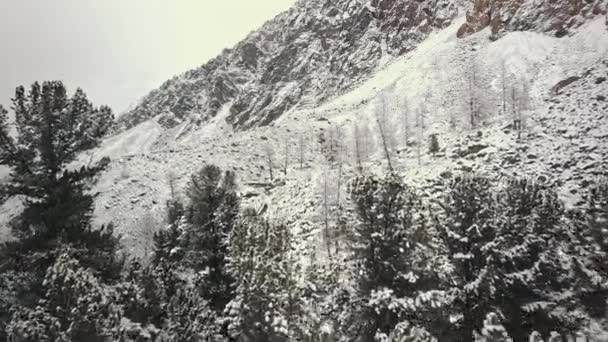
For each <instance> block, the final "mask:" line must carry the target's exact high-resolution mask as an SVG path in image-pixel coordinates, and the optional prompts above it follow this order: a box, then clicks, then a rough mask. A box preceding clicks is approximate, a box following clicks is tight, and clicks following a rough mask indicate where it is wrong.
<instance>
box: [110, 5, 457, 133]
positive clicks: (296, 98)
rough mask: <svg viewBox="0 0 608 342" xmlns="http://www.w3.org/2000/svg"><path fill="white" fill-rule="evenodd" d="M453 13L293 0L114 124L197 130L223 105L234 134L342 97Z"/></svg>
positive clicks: (445, 8)
mask: <svg viewBox="0 0 608 342" xmlns="http://www.w3.org/2000/svg"><path fill="white" fill-rule="evenodd" d="M457 13H458V8H457V6H456V4H455V2H454V1H451V0H417V1H411V0H373V1H361V0H339V1H329V0H314V1H311V0H300V1H298V2H297V3H296V4H295V5H294V6H293V7H292V8H291V9H290V10H288V11H286V12H284V13H282V14H280V15H279V16H277V17H275V18H274V19H272V20H271V21H269V22H267V23H266V24H265V25H264V26H263V27H262V28H260V29H259V30H257V31H255V32H253V33H251V34H250V35H249V36H248V37H247V38H245V39H244V40H243V41H242V42H240V43H239V44H237V46H235V47H234V48H233V49H229V50H225V51H224V52H223V53H222V54H220V55H219V56H218V57H216V58H215V59H213V60H211V61H209V62H208V63H207V64H205V65H203V66H201V67H200V68H197V69H194V70H190V71H188V72H186V73H184V74H182V75H180V76H177V77H174V78H173V79H171V80H169V81H167V82H165V83H164V84H163V85H162V86H161V87H160V88H159V89H157V90H154V91H152V92H151V93H150V94H149V95H147V96H146V97H145V98H144V99H143V100H142V101H141V102H140V104H139V105H138V106H136V107H135V108H134V109H133V110H131V111H129V112H128V113H126V114H125V115H123V116H122V118H121V119H120V122H119V125H120V126H121V128H130V127H133V126H135V125H137V124H138V123H140V122H143V121H145V120H147V119H150V118H153V117H158V121H159V122H160V123H161V124H163V125H164V126H166V127H171V126H175V125H177V124H179V123H180V122H183V121H184V120H190V121H192V122H195V123H197V122H198V123H201V122H204V121H206V120H209V119H210V118H212V117H214V116H216V115H217V114H218V112H219V111H220V110H221V109H223V108H224V106H225V105H228V106H227V108H226V110H227V111H228V114H227V120H228V121H229V122H230V123H231V124H232V125H233V126H235V127H236V128H248V127H252V126H258V125H266V124H269V123H271V122H272V121H273V120H275V119H276V118H278V117H279V116H280V115H281V114H283V113H284V112H286V111H288V110H290V109H291V108H293V107H294V106H296V105H298V104H300V105H302V104H317V103H319V102H321V101H324V100H326V99H328V98H330V97H333V96H335V95H337V94H339V93H341V92H344V91H345V90H346V89H348V88H350V87H352V86H353V85H354V84H356V83H357V82H359V81H361V80H363V79H364V78H366V77H368V76H369V74H370V72H371V71H372V70H373V69H375V68H376V67H377V66H378V65H379V63H380V62H381V59H382V58H384V57H396V56H400V55H403V54H405V53H406V52H408V51H411V50H412V49H413V48H414V47H415V46H416V45H417V44H418V43H419V42H421V41H422V40H424V39H425V38H426V37H427V36H428V34H429V33H430V32H432V31H433V29H436V28H443V27H446V26H448V25H449V24H450V23H451V21H452V19H453V18H455V17H456V15H457Z"/></svg>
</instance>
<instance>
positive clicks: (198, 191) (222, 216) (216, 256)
mask: <svg viewBox="0 0 608 342" xmlns="http://www.w3.org/2000/svg"><path fill="white" fill-rule="evenodd" d="M235 177H236V176H235V174H234V173H232V172H225V173H222V171H221V170H220V169H219V168H218V167H216V166H213V165H205V166H203V168H201V170H200V171H198V172H197V173H196V174H194V175H192V177H191V179H190V182H189V184H188V188H187V191H186V196H187V200H188V203H187V206H186V208H185V218H186V222H187V224H186V225H184V228H183V233H182V236H180V238H179V239H180V247H181V248H182V249H183V254H184V257H183V263H184V265H186V266H188V267H191V268H192V269H193V270H194V272H197V273H199V275H201V276H203V277H202V278H201V279H200V281H199V285H200V291H201V294H202V296H203V298H205V299H207V300H209V302H210V304H211V306H212V307H213V308H214V309H215V310H216V311H218V312H221V311H222V310H223V309H224V306H225V305H226V304H227V303H228V302H229V301H230V299H231V298H232V292H233V289H232V284H233V282H234V280H233V278H232V277H231V276H230V275H229V274H228V272H227V271H226V263H227V260H226V256H227V252H228V251H227V248H228V246H227V241H226V238H227V237H228V236H229V235H230V234H231V232H232V230H233V228H234V225H235V221H236V218H237V216H238V213H239V210H240V199H239V197H238V195H237V193H236V180H235Z"/></svg>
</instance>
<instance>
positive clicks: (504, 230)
mask: <svg viewBox="0 0 608 342" xmlns="http://www.w3.org/2000/svg"><path fill="white" fill-rule="evenodd" d="M497 200H498V206H499V211H500V212H499V215H498V216H497V220H496V221H497V238H496V239H495V241H494V242H493V244H492V246H491V248H488V252H490V253H489V255H488V256H489V260H490V261H491V262H492V267H493V276H494V279H495V286H496V293H495V299H496V300H497V302H498V303H499V305H500V309H501V310H500V311H501V312H502V314H503V315H504V318H505V320H504V325H505V327H506V328H507V330H508V331H509V334H510V335H511V336H513V338H514V339H515V340H523V339H526V338H527V337H528V335H529V334H530V333H531V332H532V330H534V329H533V328H534V326H535V325H537V324H535V321H539V322H542V329H540V328H539V331H540V332H541V333H548V332H549V331H550V330H552V329H565V328H567V327H566V326H564V325H563V324H564V323H565V322H560V319H559V315H558V314H555V313H553V312H552V311H551V308H552V307H554V306H555V304H556V303H555V301H554V300H553V298H552V296H551V293H552V292H554V291H558V292H562V291H563V290H564V286H568V282H569V281H571V280H570V279H568V277H570V276H571V272H569V270H567V269H564V268H563V265H564V264H566V263H565V262H563V260H567V259H568V257H569V256H568V253H569V248H568V245H569V243H570V242H571V241H572V240H571V235H569V233H568V227H567V226H566V225H565V224H564V221H563V217H564V209H563V205H562V203H561V202H560V201H559V199H558V196H557V194H556V193H555V192H553V191H551V190H550V189H546V188H544V187H543V186H541V185H540V184H538V183H535V182H533V181H529V180H526V179H519V180H517V179H516V180H512V181H510V182H509V184H508V185H507V187H506V189H504V191H502V192H501V194H500V196H499V197H498V198H497Z"/></svg>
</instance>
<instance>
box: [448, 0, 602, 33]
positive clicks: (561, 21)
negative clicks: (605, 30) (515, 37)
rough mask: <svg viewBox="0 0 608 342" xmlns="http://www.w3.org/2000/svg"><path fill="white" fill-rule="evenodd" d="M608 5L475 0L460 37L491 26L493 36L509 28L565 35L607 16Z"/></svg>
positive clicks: (571, 0) (584, 0)
mask: <svg viewBox="0 0 608 342" xmlns="http://www.w3.org/2000/svg"><path fill="white" fill-rule="evenodd" d="M607 7H608V1H606V0H474V3H473V7H472V9H471V10H470V11H469V12H468V13H467V21H466V23H465V24H464V25H463V26H462V27H461V28H460V30H459V31H458V36H459V37H464V36H466V35H469V34H472V33H475V32H478V31H480V30H483V29H484V28H486V27H488V26H489V27H490V28H491V30H492V36H491V39H498V38H500V37H502V36H503V35H504V34H505V33H506V32H508V31H537V32H547V33H552V34H554V35H555V36H557V37H563V36H565V35H567V34H568V33H569V32H570V30H572V29H574V28H577V27H579V26H580V25H582V24H584V23H585V22H587V21H588V20H589V19H591V18H593V17H595V16H598V15H605V14H606V10H607ZM607 24H608V21H607Z"/></svg>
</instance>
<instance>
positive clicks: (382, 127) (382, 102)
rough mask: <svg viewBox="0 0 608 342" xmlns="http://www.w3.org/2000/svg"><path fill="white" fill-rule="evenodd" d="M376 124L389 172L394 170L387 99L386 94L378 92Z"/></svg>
mask: <svg viewBox="0 0 608 342" xmlns="http://www.w3.org/2000/svg"><path fill="white" fill-rule="evenodd" d="M376 124H377V126H378V133H379V135H380V143H381V144H382V149H383V152H384V158H385V159H386V162H387V163H388V168H389V171H390V172H393V171H394V168H393V163H392V161H391V153H390V147H389V144H390V135H389V128H388V101H387V99H386V95H384V94H380V95H379V96H378V103H377V106H376Z"/></svg>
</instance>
